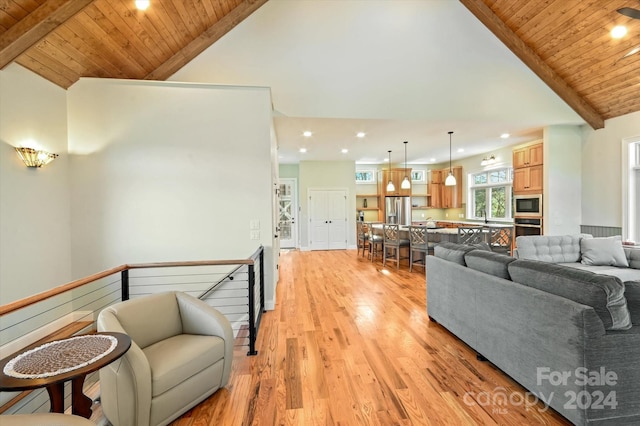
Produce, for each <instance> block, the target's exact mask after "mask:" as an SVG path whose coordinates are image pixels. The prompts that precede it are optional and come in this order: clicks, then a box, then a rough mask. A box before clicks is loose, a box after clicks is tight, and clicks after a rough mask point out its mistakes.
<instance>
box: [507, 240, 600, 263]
mask: <svg viewBox="0 0 640 426" xmlns="http://www.w3.org/2000/svg"><path fill="white" fill-rule="evenodd" d="M583 238H592V237H591V235H589V234H578V235H521V236H519V237H516V246H517V247H518V258H519V259H529V260H541V261H543V262H552V263H565V262H579V261H580V240H581V239H583Z"/></svg>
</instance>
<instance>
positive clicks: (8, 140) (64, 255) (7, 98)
mask: <svg viewBox="0 0 640 426" xmlns="http://www.w3.org/2000/svg"><path fill="white" fill-rule="evenodd" d="M0 93H1V95H0V236H1V238H0V304H5V303H8V302H11V301H14V300H17V299H21V298H23V297H27V296H30V295H33V294H35V293H39V292H41V291H45V290H48V289H50V288H52V287H55V286H58V285H61V284H64V283H66V282H68V281H71V279H72V278H71V251H70V235H71V232H70V226H71V225H70V222H69V220H70V213H69V199H70V198H69V197H70V195H69V175H68V161H69V159H68V156H67V155H66V151H67V115H66V92H65V91H64V90H63V89H61V88H59V87H57V86H55V85H53V84H51V83H49V82H48V81H46V80H44V79H42V78H40V77H38V76H37V75H35V74H33V73H32V72H30V71H27V70H26V69H24V68H22V67H21V66H19V65H15V64H11V65H9V66H7V67H6V68H5V69H4V70H2V71H0ZM34 145H35V146H34ZM16 146H29V147H34V148H40V149H44V150H46V151H49V152H53V153H56V154H59V155H60V157H58V159H56V160H54V161H53V162H52V163H50V164H49V165H47V166H45V167H43V168H40V169H31V168H28V167H26V166H25V165H24V163H23V162H22V161H21V160H20V159H19V157H18V156H17V155H16V152H15V150H14V147H16Z"/></svg>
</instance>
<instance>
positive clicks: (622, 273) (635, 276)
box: [560, 262, 640, 283]
mask: <svg viewBox="0 0 640 426" xmlns="http://www.w3.org/2000/svg"><path fill="white" fill-rule="evenodd" d="M560 265H562V266H569V267H571V268H576V269H581V270H583V271H590V272H593V273H595V274H600V275H611V276H614V277H618V278H620V281H622V282H623V283H624V282H626V281H640V270H639V269H631V268H619V267H617V266H591V265H584V264H582V263H579V262H575V263H561V264H560Z"/></svg>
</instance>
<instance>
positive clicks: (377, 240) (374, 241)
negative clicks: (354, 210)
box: [365, 222, 384, 262]
mask: <svg viewBox="0 0 640 426" xmlns="http://www.w3.org/2000/svg"><path fill="white" fill-rule="evenodd" d="M365 226H366V227H367V235H368V236H369V238H368V240H369V260H371V262H373V259H374V258H375V257H376V255H377V254H378V252H379V253H382V252H383V251H384V239H383V238H382V237H381V236H380V235H376V233H375V231H374V227H373V223H371V222H368V223H365Z"/></svg>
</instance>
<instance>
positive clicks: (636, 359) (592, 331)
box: [426, 243, 640, 425]
mask: <svg viewBox="0 0 640 426" xmlns="http://www.w3.org/2000/svg"><path fill="white" fill-rule="evenodd" d="M520 248H521V247H520V246H519V249H520ZM525 251H526V250H525ZM543 251H544V250H543ZM551 251H555V249H554V250H551ZM519 255H521V256H522V255H523V252H522V251H520V252H519ZM632 257H633V256H632ZM574 258H575V256H574ZM569 263H577V262H575V261H574V262H569ZM574 266H577V265H574ZM585 266H586V265H585ZM633 266H636V263H635V261H634V263H633ZM631 269H634V268H633V267H632V268H631ZM636 271H637V269H636ZM426 274H427V310H428V314H429V317H430V318H431V319H432V320H434V321H436V322H438V323H439V324H441V325H442V326H443V327H445V328H446V329H448V330H449V331H450V332H452V333H453V334H454V335H456V336H457V337H458V338H460V339H461V340H463V341H464V342H465V343H467V344H468V345H469V346H471V347H472V348H473V349H474V350H475V351H477V352H478V353H479V354H480V355H482V356H484V357H485V358H486V359H488V360H489V361H491V362H492V363H493V364H494V365H496V366H497V367H498V368H500V369H501V370H502V371H504V372H505V373H506V374H508V375H509V376H511V377H512V378H513V379H515V380H516V381H517V382H519V383H520V384H521V385H522V386H524V387H525V388H526V389H527V390H528V391H529V392H531V394H532V395H530V396H533V395H535V397H536V398H539V399H540V400H542V401H543V402H544V403H545V404H547V405H548V406H551V407H552V408H553V409H555V410H556V411H558V412H559V413H560V414H562V415H563V416H565V417H566V418H567V419H568V420H570V421H571V422H572V423H574V424H576V425H587V424H588V425H592V424H593V425H638V424H640V281H626V282H624V283H623V282H622V280H621V279H620V278H617V277H614V276H610V275H605V274H596V273H594V272H592V271H588V270H583V269H579V268H575V267H574V268H572V267H568V266H566V265H561V264H552V263H548V262H543V261H540V260H530V259H515V258H513V257H509V256H504V255H501V254H498V253H493V252H489V251H485V250H482V249H478V248H475V247H470V246H463V245H458V244H453V243H441V244H440V245H438V246H436V248H435V251H434V255H433V256H428V257H427V268H426ZM497 391H498V393H499V391H500V390H497ZM467 400H468V399H467ZM510 401H511V400H510ZM516 401H520V403H522V400H518V399H517V398H516ZM480 402H483V401H480ZM480 402H477V403H480ZM484 403H487V401H486V399H485V400H484ZM485 408H486V409H489V410H491V409H503V408H505V407H504V406H500V407H485ZM506 408H507V409H508V407H506ZM534 409H535V408H534Z"/></svg>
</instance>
